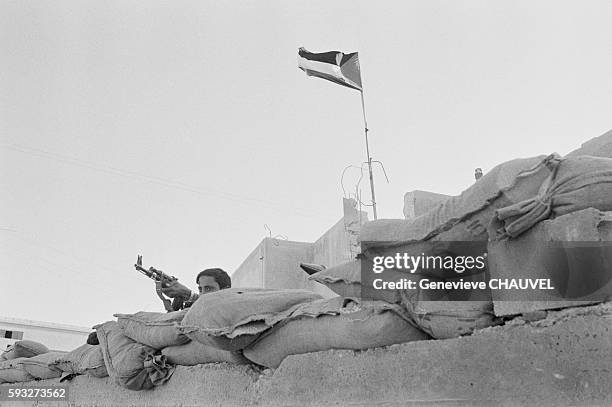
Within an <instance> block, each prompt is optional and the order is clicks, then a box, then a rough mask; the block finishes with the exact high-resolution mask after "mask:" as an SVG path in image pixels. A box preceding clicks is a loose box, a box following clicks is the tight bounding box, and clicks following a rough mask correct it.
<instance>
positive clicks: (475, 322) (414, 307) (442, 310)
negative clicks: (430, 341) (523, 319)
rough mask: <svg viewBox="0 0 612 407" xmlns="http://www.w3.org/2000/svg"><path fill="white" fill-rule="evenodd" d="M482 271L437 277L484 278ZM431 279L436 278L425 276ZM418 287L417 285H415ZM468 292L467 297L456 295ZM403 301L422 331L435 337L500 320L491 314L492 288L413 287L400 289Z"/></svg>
mask: <svg viewBox="0 0 612 407" xmlns="http://www.w3.org/2000/svg"><path fill="white" fill-rule="evenodd" d="M487 275H488V274H487V273H483V274H482V275H473V276H461V277H454V278H446V279H444V280H439V281H444V282H447V281H450V282H452V281H456V280H459V279H462V280H464V281H485V282H487V281H488V279H487ZM428 280H430V281H436V280H435V279H433V278H431V277H428ZM417 287H418V285H417ZM460 296H467V298H458V297H460ZM402 304H403V305H404V307H405V308H406V310H407V312H408V314H409V315H410V317H411V319H412V320H413V321H414V322H415V323H416V324H417V326H418V327H419V328H420V329H422V330H423V331H425V332H427V333H428V334H429V335H431V336H432V337H434V338H436V339H449V338H456V337H459V336H462V335H468V334H471V333H472V332H474V330H477V329H482V328H486V327H489V326H493V325H497V324H500V323H501V319H499V318H496V317H495V316H494V314H493V302H492V297H491V291H490V290H489V289H488V288H487V289H485V290H474V291H468V290H451V291H448V292H445V291H444V290H421V289H420V288H417V289H415V290H404V291H402Z"/></svg>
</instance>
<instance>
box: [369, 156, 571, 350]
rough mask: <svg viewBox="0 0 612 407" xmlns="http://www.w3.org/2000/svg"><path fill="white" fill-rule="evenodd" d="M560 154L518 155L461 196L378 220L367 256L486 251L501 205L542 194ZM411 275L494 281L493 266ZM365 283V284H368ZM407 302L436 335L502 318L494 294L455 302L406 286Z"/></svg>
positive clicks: (446, 335)
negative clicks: (410, 213) (496, 311)
mask: <svg viewBox="0 0 612 407" xmlns="http://www.w3.org/2000/svg"><path fill="white" fill-rule="evenodd" d="M561 161H562V160H561V158H560V157H559V156H558V155H557V154H551V155H549V156H539V157H534V158H528V159H517V160H513V161H509V162H506V163H503V164H501V165H498V166H497V167H495V168H493V169H492V170H491V171H489V172H488V173H487V174H486V175H484V176H483V177H482V178H481V179H480V180H478V181H477V182H475V183H474V184H473V185H472V186H471V187H469V188H468V189H467V190H465V191H464V192H463V193H461V194H460V195H459V196H455V197H451V198H449V199H448V200H447V201H445V202H444V203H442V204H440V205H439V206H437V207H436V208H434V209H432V210H431V211H429V212H428V213H425V214H423V215H421V216H419V217H416V218H413V219H407V220H403V219H401V220H400V219H398V220H378V221H373V222H368V223H366V224H365V225H364V226H363V227H362V231H361V245H362V251H363V253H362V256H364V257H365V258H367V259H373V258H374V257H375V256H380V255H386V254H389V253H393V252H406V253H408V254H409V255H413V256H418V255H422V256H430V255H431V256H443V257H445V256H447V255H450V256H459V255H464V256H465V255H470V256H475V255H483V254H484V253H486V251H487V241H488V237H489V236H488V226H489V224H490V222H491V220H492V219H493V217H494V216H495V214H496V211H497V210H498V209H500V208H504V207H507V206H509V205H513V204H516V203H517V202H522V201H524V200H526V199H529V198H532V197H534V196H536V195H537V194H538V192H539V191H540V189H541V186H542V184H543V183H545V182H546V180H547V179H549V178H550V177H551V175H552V174H554V173H555V172H556V171H557V168H558V167H559V165H560V163H561ZM405 274H406V276H407V278H409V279H413V280H415V282H416V283H417V285H418V282H419V280H421V279H423V278H427V279H428V280H430V281H443V282H445V281H453V280H455V279H459V278H463V279H464V280H468V279H476V280H480V281H487V280H488V270H487V269H486V268H485V269H483V270H480V272H479V273H477V274H475V275H474V274H473V275H468V274H466V273H463V274H459V273H455V272H454V271H453V270H446V269H443V268H442V269H428V270H420V271H417V273H416V274H408V273H405ZM364 283H365V282H364ZM401 295H402V303H403V304H404V306H405V307H406V309H407V311H408V312H409V313H410V314H411V316H412V318H413V319H414V321H415V322H416V323H417V324H418V325H419V327H420V328H421V329H423V330H425V331H426V332H428V333H429V334H430V335H432V336H433V337H435V338H438V339H443V338H449V337H454V336H459V335H463V334H468V333H470V332H472V331H473V330H474V329H479V328H483V327H486V326H490V325H494V324H496V323H498V322H499V320H498V319H496V318H495V317H494V315H493V309H492V304H491V298H490V293H489V294H487V295H485V296H484V298H482V297H483V296H482V295H481V296H480V297H479V298H477V299H476V300H473V299H472V300H467V301H453V300H452V298H447V297H446V294H445V293H441V294H440V293H431V292H428V291H424V290H421V289H417V290H403V291H402V293H401Z"/></svg>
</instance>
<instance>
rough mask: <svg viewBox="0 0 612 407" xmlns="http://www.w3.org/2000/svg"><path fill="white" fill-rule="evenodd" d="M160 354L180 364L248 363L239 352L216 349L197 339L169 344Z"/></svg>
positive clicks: (171, 361) (173, 362) (169, 360)
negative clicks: (174, 344)
mask: <svg viewBox="0 0 612 407" xmlns="http://www.w3.org/2000/svg"><path fill="white" fill-rule="evenodd" d="M162 355H164V356H166V360H167V361H168V362H170V363H172V364H175V365H182V366H193V365H199V364H202V363H214V362H227V363H233V364H236V365H244V364H248V363H249V361H248V360H246V359H245V358H244V356H242V354H241V353H240V352H230V351H227V350H221V349H217V348H214V347H212V346H207V345H203V344H201V343H200V342H197V341H191V342H189V343H187V344H185V345H179V346H169V347H167V348H164V349H162Z"/></svg>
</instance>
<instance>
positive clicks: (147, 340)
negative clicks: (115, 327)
mask: <svg viewBox="0 0 612 407" xmlns="http://www.w3.org/2000/svg"><path fill="white" fill-rule="evenodd" d="M187 310H188V308H186V309H184V310H180V311H174V312H168V313H161V312H137V313H136V314H115V315H114V316H115V317H117V322H118V323H119V326H120V327H121V328H122V329H123V334H124V335H125V336H127V337H128V338H130V339H133V340H135V341H136V342H139V343H142V344H145V345H148V346H150V347H152V348H154V349H163V348H165V347H167V346H173V345H182V344H184V343H187V342H189V338H188V337H187V336H186V335H184V334H182V333H181V332H179V330H178V328H177V327H178V324H179V323H180V322H181V321H182V320H183V317H184V316H185V314H186V313H187Z"/></svg>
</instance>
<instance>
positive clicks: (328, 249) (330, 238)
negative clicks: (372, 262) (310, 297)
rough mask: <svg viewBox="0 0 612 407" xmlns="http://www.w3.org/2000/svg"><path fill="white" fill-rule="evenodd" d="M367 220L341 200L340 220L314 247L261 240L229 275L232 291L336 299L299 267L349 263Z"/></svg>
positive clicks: (268, 239)
mask: <svg viewBox="0 0 612 407" xmlns="http://www.w3.org/2000/svg"><path fill="white" fill-rule="evenodd" d="M367 220H368V215H367V213H365V212H360V211H359V210H357V208H356V202H355V201H354V200H352V199H344V200H343V216H342V219H340V220H339V221H338V222H336V224H335V225H333V226H332V227H331V228H330V229H329V230H327V231H326V232H325V233H323V235H322V236H321V237H320V238H319V239H317V240H316V241H315V242H314V243H308V242H294V241H289V240H279V239H273V238H265V239H263V240H262V241H261V242H260V243H259V245H257V247H255V249H254V250H253V251H252V252H251V254H249V256H248V257H247V258H246V259H245V260H244V261H243V262H242V264H241V265H240V266H239V267H238V268H237V269H236V271H235V272H234V273H233V274H232V285H233V286H235V287H262V288H303V289H309V290H312V291H315V292H317V293H319V294H321V295H322V296H323V297H325V298H329V297H333V296H336V294H335V293H333V292H332V291H331V290H329V289H328V288H327V287H325V286H324V285H322V284H319V283H315V282H313V281H310V280H308V275H307V274H306V273H305V272H304V271H302V269H300V267H299V266H300V263H317V264H323V265H325V266H327V267H331V266H335V265H338V264H341V263H344V262H346V261H349V260H352V259H354V258H355V256H356V255H357V254H358V253H359V252H360V248H359V231H360V229H361V225H362V224H363V223H365V222H367Z"/></svg>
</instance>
